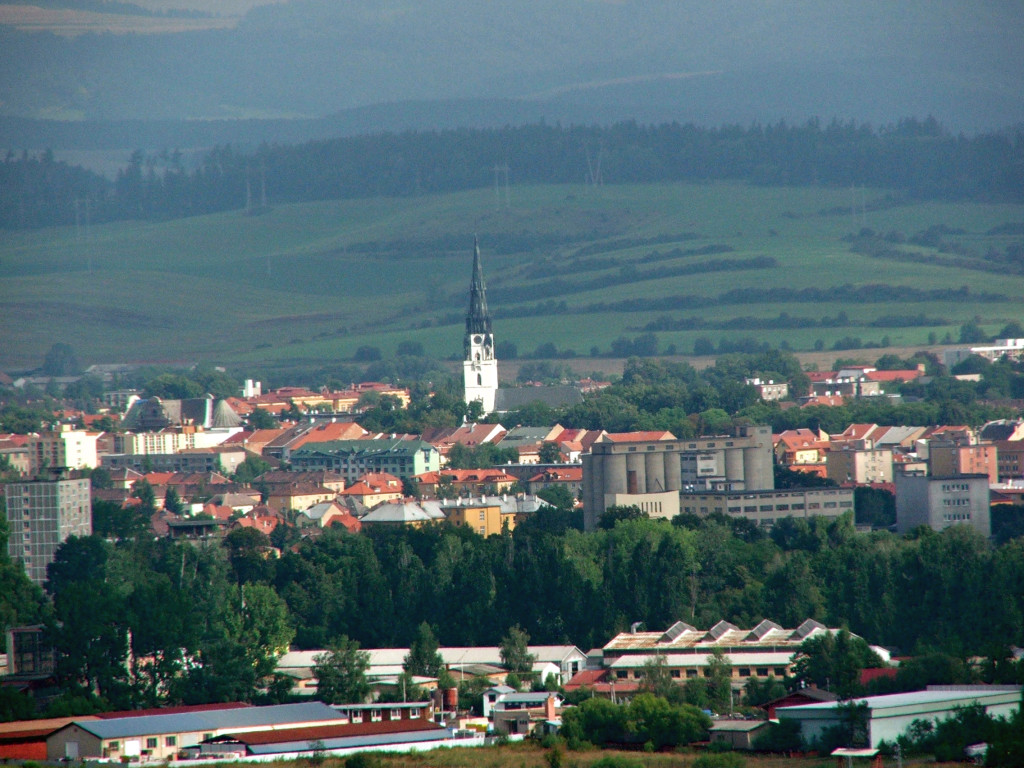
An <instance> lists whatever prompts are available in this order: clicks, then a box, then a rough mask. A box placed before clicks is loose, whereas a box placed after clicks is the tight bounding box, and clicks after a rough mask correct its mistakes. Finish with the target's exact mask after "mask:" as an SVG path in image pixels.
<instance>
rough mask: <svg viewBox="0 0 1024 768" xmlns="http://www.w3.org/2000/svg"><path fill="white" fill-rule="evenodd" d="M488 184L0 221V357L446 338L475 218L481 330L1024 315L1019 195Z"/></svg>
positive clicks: (594, 339) (927, 328) (150, 356)
mask: <svg viewBox="0 0 1024 768" xmlns="http://www.w3.org/2000/svg"><path fill="white" fill-rule="evenodd" d="M502 202H504V201H502ZM509 203H510V205H508V206H507V207H506V206H504V205H502V206H499V205H497V204H496V196H495V192H494V190H493V189H485V190H478V191H473V192H465V193H458V194H450V195H443V196H434V197H413V198H402V199H394V198H389V199H376V200H346V201H336V202H326V203H315V204H305V205H292V206H280V207H275V208H272V209H270V210H269V211H267V212H265V213H263V214H261V215H254V216H249V215H245V214H244V213H242V212H235V213H227V214H220V215H213V216H204V217H196V218H190V219H180V220H175V221H169V222H164V223H141V224H140V223H115V224H107V225H94V226H92V227H91V228H89V230H88V232H86V231H85V229H84V228H81V229H78V230H76V229H75V228H73V227H71V228H60V229H47V230H41V231H29V232H25V231H21V232H5V233H4V234H3V236H2V237H3V239H2V241H0V329H2V330H0V339H2V343H0V369H3V370H17V369H22V368H31V367H35V366H37V365H39V364H40V362H41V360H42V357H43V355H44V354H45V352H46V350H47V349H48V348H49V346H50V345H51V344H53V343H55V342H58V341H61V342H65V343H68V344H70V345H71V346H72V347H73V348H74V349H75V351H76V352H77V354H78V357H79V358H80V359H81V360H83V361H85V362H116V361H161V360H162V361H167V360H189V361H200V360H207V361H213V362H218V363H228V364H239V365H250V366H260V367H270V368H272V367H276V366H284V365H291V364H303V363H309V362H317V363H323V362H324V361H329V360H340V359H344V358H350V357H352V355H353V354H354V353H355V351H356V349H357V348H358V347H360V346H364V345H371V346H376V347H379V348H380V349H381V350H382V351H383V352H384V354H385V356H387V355H389V354H392V353H393V352H394V350H395V348H396V346H397V344H398V343H399V342H401V341H403V340H412V341H418V342H421V343H422V344H423V346H424V348H425V350H426V351H427V353H428V354H431V355H433V356H436V357H441V358H445V357H450V356H453V355H460V354H461V349H462V327H461V324H462V315H463V314H464V312H465V304H466V301H467V298H466V295H467V294H466V292H467V288H468V282H469V269H470V263H471V252H472V244H473V237H474V235H478V236H479V238H480V246H481V251H482V253H483V257H484V270H485V273H486V276H487V281H488V291H489V298H490V302H491V308H492V310H493V311H494V313H495V316H496V317H495V333H496V336H497V338H498V340H499V341H505V340H507V341H511V342H513V343H515V344H516V345H517V347H518V350H519V354H520V356H521V357H522V356H527V355H528V354H529V353H531V352H532V351H533V350H534V349H535V348H536V347H537V346H538V345H540V344H543V343H546V342H551V343H553V344H554V345H555V346H556V347H557V349H558V350H559V351H560V352H561V351H565V350H573V351H574V352H575V353H577V354H578V355H582V356H585V355H589V354H591V350H592V348H595V347H596V348H597V350H598V351H599V352H600V353H602V354H607V353H609V351H610V350H611V346H612V343H613V342H614V341H615V340H617V339H621V338H622V337H625V338H628V339H634V338H636V337H638V336H641V335H642V334H644V333H647V332H648V328H654V329H656V330H655V331H654V332H655V335H656V339H657V345H658V349H659V351H661V352H663V351H665V350H666V349H667V348H668V347H669V345H675V349H676V350H677V351H678V352H679V353H681V354H689V353H691V352H692V351H693V348H694V343H695V342H696V341H698V340H699V339H700V340H702V341H703V343H706V342H708V341H709V342H711V343H712V344H713V345H714V346H716V347H718V346H721V345H722V342H723V340H724V341H725V343H726V345H729V344H739V343H742V341H743V340H752V341H755V342H759V343H760V342H767V343H769V344H772V345H774V346H777V345H779V344H780V343H782V342H784V341H785V342H787V343H788V344H789V345H791V346H792V347H793V348H794V349H797V350H799V349H813V348H814V347H815V345H818V346H819V347H820V346H824V347H825V348H826V349H829V348H832V347H833V345H835V344H836V342H837V341H839V342H840V346H848V345H849V343H850V342H851V341H855V340H857V339H859V340H860V342H861V344H863V345H868V344H879V343H881V342H882V340H883V338H885V339H886V340H887V341H888V342H889V343H890V344H892V345H911V344H924V343H927V342H928V341H929V335H930V334H934V335H933V336H932V337H931V338H932V339H935V340H939V341H941V340H942V339H943V338H945V337H946V335H947V334H950V335H951V336H952V338H953V339H954V340H955V339H957V338H958V336H959V332H960V326H961V325H962V324H963V323H965V322H968V321H970V320H971V319H972V318H975V317H976V316H977V317H980V321H981V325H982V327H983V328H984V329H985V331H986V332H988V333H990V334H995V333H997V332H998V331H999V330H1000V329H1001V328H1002V327H1003V326H1004V325H1005V324H1006V323H1008V322H1011V321H1014V320H1017V319H1019V318H1022V317H1024V274H1021V271H1022V270H1021V263H1020V259H1019V257H1017V256H1016V255H1017V254H1019V249H1020V243H1021V242H1022V241H1024V224H1022V222H1024V206H1020V205H983V204H943V203H899V204H897V203H896V202H894V201H893V200H892V199H890V197H889V196H888V195H887V193H886V191H885V190H870V189H869V190H864V189H858V190H855V191H854V190H850V189H823V188H761V187H752V186H745V185H739V184H732V185H730V184H710V185H684V184H675V185H643V186H614V187H612V186H604V187H585V186H538V187H513V188H512V189H511V190H510V194H509ZM854 206H855V208H856V212H855V213H853V212H851V208H852V207H854ZM865 228H866V229H870V230H873V231H874V232H876V233H878V234H879V235H881V236H884V235H890V237H889V238H888V240H884V239H883V238H882V237H879V238H868V241H870V243H873V244H874V246H873V247H875V250H876V252H877V251H878V249H879V247H881V246H884V247H885V248H888V249H889V250H890V251H891V252H889V253H885V252H884V249H883V252H882V253H881V254H880V255H862V254H858V253H854V252H852V250H851V248H852V247H853V246H854V245H855V244H854V243H851V242H850V241H849V238H846V239H844V237H845V236H848V235H850V234H851V233H855V232H860V231H861V230H862V229H865ZM929 230H930V232H929ZM918 233H926V234H924V235H922V236H921V237H917V238H915V237H914V236H915V235H917V234H918ZM863 242H864V241H861V242H860V243H859V245H863ZM870 243H869V244H870ZM860 250H865V249H864V248H860ZM867 250H870V248H868V249H867ZM866 285H872V286H873V285H883V286H888V287H889V288H890V290H887V291H881V290H879V289H869V290H861V291H859V292H858V291H856V290H855V289H856V288H857V287H859V286H866ZM843 286H852V287H853V288H852V289H845V290H842V291H836V290H835V289H838V288H841V287H843ZM738 289H750V290H749V292H748V293H747V294H738V293H736V291H737V290H738ZM770 289H776V290H774V291H772V290H770ZM805 289H814V292H813V293H812V292H809V291H806V290H805ZM800 291H804V293H802V294H800V293H799V292H800ZM729 292H733V293H729ZM563 302H564V305H563V304H562V303H563ZM781 313H785V315H783V316H782V317H781V318H780V314H781ZM841 313H845V314H841ZM736 318H749V320H742V321H741V322H740V324H741V325H743V326H744V327H742V328H737V327H732V326H734V325H736V324H737V323H736ZM823 318H824V319H825V321H824V322H823ZM880 318H881V319H882V322H879V319H880ZM652 323H653V324H654V325H653V326H651V325H649V324H652ZM872 323H874V325H872ZM794 326H807V327H794ZM844 339H845V340H846V343H845V344H844V343H843V342H842V341H841V340H844Z"/></svg>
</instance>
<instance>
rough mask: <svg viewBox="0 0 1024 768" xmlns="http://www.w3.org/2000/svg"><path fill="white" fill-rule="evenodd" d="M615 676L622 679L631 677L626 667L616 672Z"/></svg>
mask: <svg viewBox="0 0 1024 768" xmlns="http://www.w3.org/2000/svg"><path fill="white" fill-rule="evenodd" d="M615 676H616V677H617V678H619V679H620V680H622V679H623V678H626V677H629V672H627V671H626V670H625V669H620V670H618V671H617V672H616V673H615Z"/></svg>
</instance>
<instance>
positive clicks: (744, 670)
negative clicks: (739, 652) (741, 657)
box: [740, 667, 750, 677]
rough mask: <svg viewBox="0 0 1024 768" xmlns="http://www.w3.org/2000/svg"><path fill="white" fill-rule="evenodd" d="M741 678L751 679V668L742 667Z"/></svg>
mask: <svg viewBox="0 0 1024 768" xmlns="http://www.w3.org/2000/svg"><path fill="white" fill-rule="evenodd" d="M740 677H750V667H740Z"/></svg>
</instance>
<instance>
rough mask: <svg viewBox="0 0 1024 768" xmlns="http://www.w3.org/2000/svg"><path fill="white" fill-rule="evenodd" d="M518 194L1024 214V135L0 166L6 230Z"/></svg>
mask: <svg viewBox="0 0 1024 768" xmlns="http://www.w3.org/2000/svg"><path fill="white" fill-rule="evenodd" d="M496 167H498V168H505V167H507V168H508V179H509V181H510V182H511V183H512V184H567V183H585V182H590V183H604V184H622V183H631V184H640V183H649V182H675V181H711V180H736V181H746V182H749V183H753V184H762V185H814V184H821V185H829V186H850V185H863V186H872V187H880V188H886V189H891V190H895V191H897V192H898V193H900V194H903V195H906V196H907V197H910V198H915V199H945V200H954V199H959V200H964V199H970V200H978V201H998V202H1022V201H1024V131H1022V130H1017V131H1005V132H1000V133H987V134H982V135H977V136H973V137H967V136H963V135H953V134H951V133H949V132H948V131H946V130H945V129H943V128H942V126H941V125H939V124H938V123H937V122H936V121H935V120H934V119H932V118H929V119H926V120H923V121H922V120H916V119H906V120H903V121H901V122H900V123H898V124H897V125H895V126H890V127H886V128H883V129H874V128H872V127H871V126H868V125H857V124H855V123H853V122H848V123H842V122H838V121H833V122H831V123H829V124H827V125H822V124H821V123H820V122H819V121H817V120H810V121H808V122H806V123H804V124H802V125H787V124H785V123H778V124H775V125H752V126H749V127H741V126H724V127H720V128H703V127H698V126H695V125H692V124H687V125H680V124H677V123H672V124H665V125H659V126H644V125H639V124H637V123H635V122H627V123H620V124H617V125H614V126H610V127H563V126H559V125H547V124H543V123H541V124H535V125H527V126H521V127H506V128H502V129H460V130H445V131H408V132H404V133H381V134H375V135H366V136H358V137H351V138H338V139H331V140H324V141H311V142H307V143H305V144H299V145H264V146H263V147H261V148H259V149H258V150H256V151H255V152H253V153H252V154H242V153H239V152H236V151H233V150H232V148H231V147H230V146H223V147H217V148H215V149H213V150H211V151H210V152H209V153H207V154H206V156H205V157H204V158H203V160H202V162H201V163H200V164H199V165H198V167H196V168H194V169H187V168H185V167H184V164H183V162H182V159H181V155H180V154H179V153H178V152H166V151H165V152H162V153H160V154H159V155H153V156H145V155H144V154H143V153H142V152H136V153H134V154H133V155H132V157H131V159H130V161H129V163H128V165H127V166H126V167H125V168H124V169H122V170H121V171H120V172H118V174H117V178H116V180H114V181H111V180H109V179H107V178H105V177H103V176H100V175H98V174H95V173H93V172H91V171H88V170H85V169H83V168H80V167H76V166H71V165H68V164H66V163H64V162H59V161H57V160H56V159H55V158H54V157H53V155H52V153H50V152H46V153H43V154H42V155H39V156H30V155H28V154H27V153H23V154H22V155H20V156H19V155H16V154H13V153H8V155H7V157H6V159H5V160H4V161H3V162H2V163H0V227H3V228H8V229H12V228H32V227H44V226H54V225H67V224H74V223H75V222H76V221H79V222H81V221H83V220H84V217H85V216H88V218H89V220H90V221H92V222H100V221H113V220H122V219H147V220H153V219H170V218H178V217H183V216H191V215H197V214H205V213H214V212H218V211H227V210H236V209H241V208H244V207H247V206H248V207H250V208H253V209H258V208H259V207H261V206H262V205H263V204H264V202H266V203H267V204H271V205H273V204H282V203H293V202H310V201H316V200H331V199H340V198H360V197H375V196H403V197H405V196H416V195H424V194H434V193H445V192H455V191H459V190H467V189H474V188H481V187H486V186H490V185H492V184H493V183H494V170H493V169H495V168H496Z"/></svg>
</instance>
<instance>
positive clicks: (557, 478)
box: [529, 467, 583, 483]
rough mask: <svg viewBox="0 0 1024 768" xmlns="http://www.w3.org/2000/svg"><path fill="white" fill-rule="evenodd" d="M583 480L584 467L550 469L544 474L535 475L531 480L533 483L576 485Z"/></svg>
mask: <svg viewBox="0 0 1024 768" xmlns="http://www.w3.org/2000/svg"><path fill="white" fill-rule="evenodd" d="M582 480H583V467H568V468H565V469H563V468H561V467H559V468H557V469H548V470H545V471H544V472H541V473H539V474H536V475H534V476H533V477H531V478H530V479H529V482H531V483H544V482H549V483H554V482H563V483H574V482H579V481H582Z"/></svg>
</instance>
